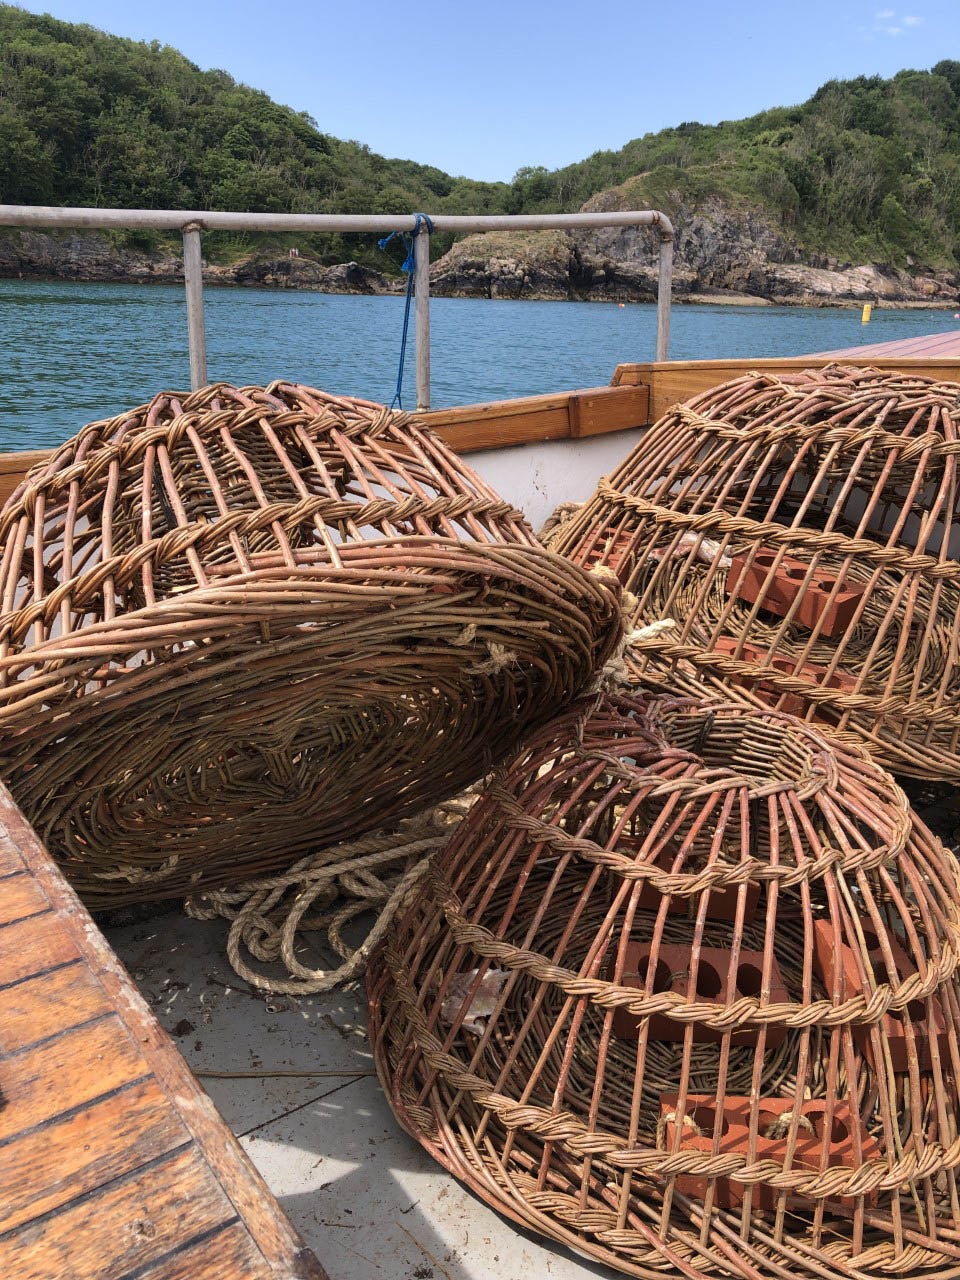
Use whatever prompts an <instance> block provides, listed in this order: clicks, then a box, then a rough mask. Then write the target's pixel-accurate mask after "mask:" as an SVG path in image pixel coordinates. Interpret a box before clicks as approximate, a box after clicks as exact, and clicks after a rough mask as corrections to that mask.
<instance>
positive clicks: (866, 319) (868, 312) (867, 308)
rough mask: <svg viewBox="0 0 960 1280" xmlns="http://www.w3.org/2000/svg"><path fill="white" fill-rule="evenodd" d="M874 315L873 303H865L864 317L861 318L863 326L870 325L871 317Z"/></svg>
mask: <svg viewBox="0 0 960 1280" xmlns="http://www.w3.org/2000/svg"><path fill="white" fill-rule="evenodd" d="M872 315H873V304H872V303H870V302H865V303H864V304H863V315H862V316H861V317H860V323H861V324H869V323H870V317H871V316H872Z"/></svg>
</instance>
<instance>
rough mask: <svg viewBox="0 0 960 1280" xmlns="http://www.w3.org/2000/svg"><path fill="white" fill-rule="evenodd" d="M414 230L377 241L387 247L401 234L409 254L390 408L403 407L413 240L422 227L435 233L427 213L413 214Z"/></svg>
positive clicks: (397, 232)
mask: <svg viewBox="0 0 960 1280" xmlns="http://www.w3.org/2000/svg"><path fill="white" fill-rule="evenodd" d="M413 218H414V222H413V231H391V232H390V234H389V235H388V236H384V237H383V239H382V240H378V241H377V247H378V248H380V249H386V247H387V245H388V244H389V243H390V241H391V240H392V239H393V238H394V236H397V235H399V236H400V237H401V238H402V239H403V243H404V244H405V245H406V248H407V256H406V257H405V258H404V260H403V262H402V263H401V264H400V270H401V271H403V272H405V273H406V277H407V300H406V302H405V304H404V308H403V335H402V337H401V338H400V367H399V369H398V370H397V389H396V391H395V392H394V394H393V399H392V400H391V401H390V408H391V409H392V408H393V407H394V406H395V405H398V406H399V407H400V408H401V409H402V408H403V362H404V360H405V359H406V356H407V332H408V330H409V328H410V300H411V298H412V297H413V267H414V261H413V242H414V240H415V239H416V237H417V236H418V235H419V234H420V231H421V229H422V228H424V227H425V228H426V230H427V234H428V235H431V234H432V233H433V223H432V221H431V220H430V218H429V217H428V216H427V214H425V213H415V214H414V215H413Z"/></svg>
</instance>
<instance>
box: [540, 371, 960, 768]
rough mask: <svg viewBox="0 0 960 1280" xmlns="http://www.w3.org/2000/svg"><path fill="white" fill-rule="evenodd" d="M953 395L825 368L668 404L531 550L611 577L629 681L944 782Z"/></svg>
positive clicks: (956, 507) (954, 513) (956, 732)
mask: <svg viewBox="0 0 960 1280" xmlns="http://www.w3.org/2000/svg"><path fill="white" fill-rule="evenodd" d="M958 421H960V386H957V385H956V384H954V383H937V382H932V381H930V380H929V379H924V378H917V377H909V376H906V375H903V374H888V373H879V372H877V371H876V370H864V369H855V368H839V367H836V366H835V367H832V368H828V369H824V370H822V371H813V372H798V373H796V374H786V375H777V376H774V375H772V374H749V375H747V376H745V377H742V378H738V379H736V380H735V381H732V382H729V383H727V384H725V385H723V386H720V387H716V388H713V389H711V390H710V391H707V392H705V393H704V394H702V395H700V396H698V397H697V398H695V399H693V400H691V401H690V402H689V403H688V404H685V405H679V406H678V407H676V408H675V409H673V410H671V411H670V412H669V413H668V414H667V415H666V416H665V417H664V418H662V419H661V420H660V421H659V422H658V423H657V424H656V426H654V427H653V428H652V429H651V430H650V431H649V432H648V433H647V434H646V435H645V436H644V437H643V439H642V440H641V441H640V443H639V444H638V445H637V447H636V448H635V449H634V451H633V452H632V454H631V455H630V456H629V457H628V458H627V459H626V460H625V462H624V463H623V464H622V465H621V466H620V467H619V469H618V470H617V471H616V473H615V474H614V475H613V476H612V477H610V479H609V480H603V481H601V483H600V486H599V488H598V489H597V491H596V493H595V494H594V496H593V497H592V498H591V499H590V500H589V501H588V502H587V503H586V504H585V505H584V506H583V508H582V509H581V510H580V511H579V513H578V514H577V515H576V516H574V517H573V518H572V519H570V520H568V521H567V522H566V523H564V524H562V525H561V526H560V527H559V528H557V529H555V530H554V532H553V534H552V536H551V541H550V545H551V546H552V547H553V548H554V549H555V550H558V551H560V552H562V553H563V554H564V555H567V556H569V557H570V558H571V559H572V560H573V561H574V562H575V563H580V564H593V563H596V562H598V561H599V562H602V563H605V564H607V565H609V566H610V567H611V568H614V569H615V570H616V571H617V572H618V574H619V575H620V576H621V578H622V580H623V582H624V583H625V584H626V586H627V587H628V588H629V590H630V591H631V592H632V593H633V594H634V595H635V596H636V598H637V606H636V620H637V622H638V623H639V624H642V623H644V622H648V621H652V620H654V619H656V618H664V617H670V618H673V619H674V620H675V621H676V623H677V627H676V629H675V630H673V631H671V632H669V633H667V634H665V635H661V636H658V637H656V638H655V639H649V640H647V641H641V642H640V643H639V644H638V645H637V647H635V648H634V649H633V650H632V663H631V670H632V674H633V675H634V676H635V677H636V679H637V680H638V681H640V682H643V683H646V684H648V685H651V686H653V687H654V688H660V689H663V690H670V691H674V692H687V693H693V692H698V693H702V692H703V686H704V684H706V685H707V687H708V689H713V690H722V689H723V690H726V691H727V693H728V694H729V695H733V696H735V697H737V698H739V699H741V700H744V701H746V702H749V703H752V704H753V705H775V706H777V707H779V709H780V710H783V711H788V712H791V713H793V714H797V715H801V716H805V717H806V718H808V719H811V720H814V721H817V722H818V723H820V724H821V725H823V726H825V727H832V728H834V729H836V730H839V731H841V732H849V733H852V734H855V735H857V736H859V737H860V738H861V739H863V740H865V741H866V742H867V743H868V744H869V745H870V748H871V751H872V752H873V754H874V755H875V756H876V757H877V759H879V760H880V761H881V762H882V763H884V764H886V765H887V766H889V767H890V768H891V769H893V770H894V771H896V772H902V773H904V774H909V775H913V776H915V777H922V778H930V779H938V780H949V781H957V780H960V648H958V645H957V634H958V628H960V563H958V561H957V552H958V548H960V543H958V518H960V484H958V473H957V457H958V451H960V442H958V431H957V425H958Z"/></svg>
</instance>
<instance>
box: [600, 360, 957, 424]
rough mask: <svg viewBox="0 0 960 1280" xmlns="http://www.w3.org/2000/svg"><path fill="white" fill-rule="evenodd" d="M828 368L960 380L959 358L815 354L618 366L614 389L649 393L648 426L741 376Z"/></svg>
mask: <svg viewBox="0 0 960 1280" xmlns="http://www.w3.org/2000/svg"><path fill="white" fill-rule="evenodd" d="M828 364H854V365H862V364H869V365H870V367H871V368H876V369H889V370H891V371H896V372H903V373H915V374H917V375H918V376H919V377H922V378H937V379H940V380H945V381H948V382H952V381H960V357H948V356H943V357H932V358H930V357H928V358H923V359H918V358H904V357H895V356H894V357H891V356H889V355H883V354H881V355H879V356H872V355H871V353H870V352H869V350H863V349H861V350H860V352H859V354H857V355H851V354H850V353H849V352H846V353H844V354H843V355H842V356H841V355H836V354H832V353H830V352H820V353H817V354H815V355H807V356H791V357H789V358H780V359H770V358H766V359H758V358H756V357H747V358H738V359H735V360H729V359H728V360H664V361H660V362H656V361H653V362H650V363H646V364H619V365H617V368H616V371H615V372H614V375H613V383H612V385H614V386H618V387H622V386H646V387H649V389H650V410H649V413H650V418H649V421H650V422H656V421H657V419H658V418H661V417H662V416H663V415H664V414H665V413H666V412H667V410H668V409H670V407H671V406H672V405H675V404H676V403H677V402H678V401H680V400H688V399H689V398H690V397H691V396H695V395H699V393H700V392H702V391H709V389H710V388H711V387H715V386H718V385H719V384H720V383H721V382H727V381H729V379H731V378H737V377H740V376H741V375H742V374H744V373H750V372H752V371H753V370H757V371H758V372H764V373H778V372H783V373H788V372H790V371H795V370H797V369H822V368H823V367H824V365H828Z"/></svg>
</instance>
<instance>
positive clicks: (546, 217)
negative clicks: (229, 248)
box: [0, 204, 673, 409]
mask: <svg viewBox="0 0 960 1280" xmlns="http://www.w3.org/2000/svg"><path fill="white" fill-rule="evenodd" d="M430 221H431V223H432V225H433V228H434V230H435V231H453V232H477V231H554V230H563V231H565V230H568V229H573V228H576V227H651V228H655V229H656V231H657V233H658V235H659V238H660V264H659V275H658V281H657V349H656V358H657V360H666V359H667V357H668V352H669V347H670V291H671V286H672V280H673V227H672V225H671V223H670V219H669V218H668V217H667V216H666V214H664V213H660V212H658V211H657V210H655V209H642V210H640V209H637V210H628V211H625V212H621V213H546V214H514V215H508V214H503V215H486V216H478V217H471V216H462V215H459V214H436V215H434V214H431V215H430ZM0 226H5V227H53V228H58V227H59V228H67V227H90V228H96V229H98V230H104V229H110V228H116V229H118V230H128V231H135V230H150V231H179V232H181V234H182V235H183V275H184V284H185V286H186V292H187V339H188V342H189V346H190V382H191V385H192V386H193V388H194V389H196V388H197V387H202V386H205V385H206V383H207V349H206V337H205V334H204V324H203V264H202V255H201V246H200V236H201V233H202V232H204V231H279V232H324V231H335V232H372V233H373V234H376V235H385V234H389V232H391V231H399V232H409V233H413V232H417V234H416V235H415V236H414V241H413V254H414V291H415V308H416V310H415V334H416V367H417V408H418V409H429V408H430V278H429V270H430V236H429V233H428V232H427V230H426V229H425V227H424V226H423V224H422V222H421V224H420V226H419V228H418V224H417V215H416V214H406V215H393V214H383V215H381V214H377V215H372V214H371V215H367V214H335V213H334V214H326V213H317V214H307V213H218V212H216V211H213V210H207V211H194V210H191V211H184V210H177V209H70V208H63V209H61V208H57V207H52V206H48V205H29V204H0Z"/></svg>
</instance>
